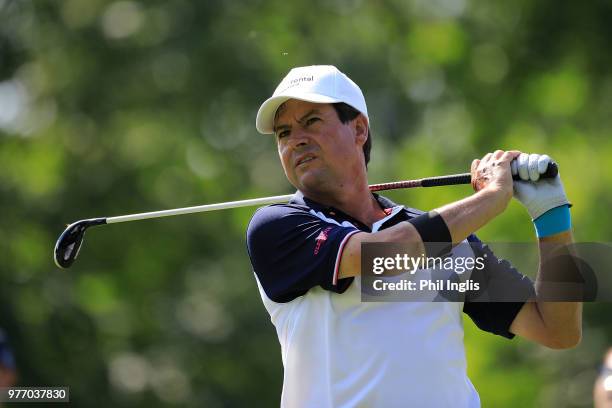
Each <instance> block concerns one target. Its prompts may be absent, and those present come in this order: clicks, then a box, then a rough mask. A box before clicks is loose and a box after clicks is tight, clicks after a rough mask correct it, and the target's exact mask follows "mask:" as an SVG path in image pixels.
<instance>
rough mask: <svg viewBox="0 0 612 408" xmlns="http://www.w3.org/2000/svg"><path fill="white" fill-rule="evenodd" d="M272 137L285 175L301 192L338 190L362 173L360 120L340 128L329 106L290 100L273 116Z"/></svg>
mask: <svg viewBox="0 0 612 408" xmlns="http://www.w3.org/2000/svg"><path fill="white" fill-rule="evenodd" d="M274 134H275V135H276V141H277V144H278V153H279V156H280V160H281V163H282V165H283V169H284V170H285V175H286V176H287V179H288V180H289V182H291V184H293V185H294V186H295V187H296V188H297V189H299V190H300V191H302V192H308V191H328V190H332V189H337V188H341V187H343V186H344V184H347V183H349V182H350V180H354V179H355V177H356V172H360V171H365V163H364V158H363V152H362V149H363V144H364V143H365V140H366V139H367V123H365V119H364V118H363V117H361V116H359V117H358V118H356V119H355V120H353V121H349V122H348V123H346V124H343V123H342V122H341V121H340V119H339V118H338V115H337V114H336V111H335V109H334V107H333V106H332V105H330V104H319V103H312V102H305V101H299V100H296V99H290V100H288V101H287V102H285V103H284V104H283V105H281V107H280V108H279V109H278V111H277V113H276V118H275V120H274Z"/></svg>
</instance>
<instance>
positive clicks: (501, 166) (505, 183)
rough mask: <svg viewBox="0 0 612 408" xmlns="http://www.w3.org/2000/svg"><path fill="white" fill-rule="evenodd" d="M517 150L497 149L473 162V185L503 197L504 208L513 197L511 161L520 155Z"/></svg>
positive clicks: (478, 189) (477, 190) (476, 188)
mask: <svg viewBox="0 0 612 408" xmlns="http://www.w3.org/2000/svg"><path fill="white" fill-rule="evenodd" d="M519 154H521V152H519V151H517V150H509V151H507V152H504V151H503V150H496V151H495V152H494V153H487V154H486V155H485V156H484V157H483V158H482V159H481V160H478V159H476V160H474V161H473V162H472V168H471V173H472V187H473V188H474V191H476V192H479V191H482V190H488V191H491V192H493V193H494V194H495V195H496V196H499V197H500V198H501V201H500V205H502V206H503V207H502V210H503V209H505V208H506V206H507V205H508V202H509V201H510V199H511V198H512V173H511V168H510V163H511V162H512V160H513V159H515V158H516V157H518V156H519Z"/></svg>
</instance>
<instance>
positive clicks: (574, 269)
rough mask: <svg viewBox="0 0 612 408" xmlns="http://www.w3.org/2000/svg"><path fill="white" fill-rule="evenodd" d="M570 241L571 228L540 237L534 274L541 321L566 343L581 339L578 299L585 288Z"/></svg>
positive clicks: (580, 310)
mask: <svg viewBox="0 0 612 408" xmlns="http://www.w3.org/2000/svg"><path fill="white" fill-rule="evenodd" d="M573 242H574V241H573V238H572V233H571V231H565V232H562V233H559V234H555V235H551V236H548V237H545V238H540V239H539V249H540V267H539V271H538V276H537V278H536V293H537V294H538V300H537V308H538V311H539V312H540V315H541V316H542V320H543V323H544V325H545V326H546V327H547V329H548V330H549V331H550V333H551V334H552V335H554V336H555V337H557V339H559V340H560V341H561V342H562V343H566V344H569V345H574V344H575V343H577V342H578V341H579V340H580V336H581V331H582V303H581V302H579V301H577V300H579V299H581V298H582V295H583V293H582V290H583V289H584V288H583V283H584V280H583V279H581V276H580V270H579V265H578V263H577V262H575V261H574V256H575V254H574V253H572V250H571V244H573ZM547 299H552V300H555V301H546V300H547ZM564 300H567V301H564Z"/></svg>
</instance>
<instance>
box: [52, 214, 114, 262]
mask: <svg viewBox="0 0 612 408" xmlns="http://www.w3.org/2000/svg"><path fill="white" fill-rule="evenodd" d="M100 224H106V219H105V218H92V219H88V220H80V221H77V222H75V223H72V224H70V225H68V227H66V229H65V230H64V232H62V235H60V236H59V238H58V239H57V242H56V243H55V249H54V250H53V260H54V261H55V264H56V265H57V266H58V267H60V268H62V269H67V268H69V267H70V266H71V265H72V264H73V263H74V260H75V259H76V257H77V256H78V255H79V250H80V249H81V245H82V244H83V236H84V235H85V230H86V229H87V228H89V227H91V226H94V225H100Z"/></svg>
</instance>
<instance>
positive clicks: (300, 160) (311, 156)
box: [295, 154, 316, 167]
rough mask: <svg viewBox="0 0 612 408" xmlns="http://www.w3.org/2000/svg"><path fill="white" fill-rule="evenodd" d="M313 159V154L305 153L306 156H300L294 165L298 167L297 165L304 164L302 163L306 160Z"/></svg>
mask: <svg viewBox="0 0 612 408" xmlns="http://www.w3.org/2000/svg"><path fill="white" fill-rule="evenodd" d="M314 159H316V157H315V156H313V155H310V154H308V155H306V156H304V157H300V158H299V159H298V160H297V161H296V163H295V167H298V166H299V165H301V164H304V163H308V162H310V161H312V160H314Z"/></svg>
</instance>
